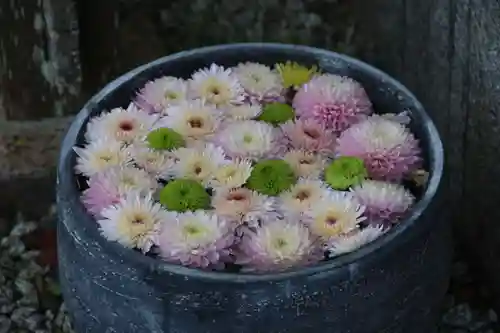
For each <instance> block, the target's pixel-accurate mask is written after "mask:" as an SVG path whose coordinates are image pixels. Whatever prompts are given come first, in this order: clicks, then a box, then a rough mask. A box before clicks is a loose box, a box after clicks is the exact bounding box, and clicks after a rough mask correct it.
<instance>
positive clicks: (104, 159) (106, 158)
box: [99, 155, 113, 162]
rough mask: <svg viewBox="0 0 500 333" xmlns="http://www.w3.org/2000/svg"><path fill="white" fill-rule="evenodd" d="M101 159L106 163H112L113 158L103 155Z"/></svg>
mask: <svg viewBox="0 0 500 333" xmlns="http://www.w3.org/2000/svg"><path fill="white" fill-rule="evenodd" d="M99 159H100V160H101V161H104V162H110V161H111V160H112V159H113V158H112V157H111V156H110V155H101V156H99Z"/></svg>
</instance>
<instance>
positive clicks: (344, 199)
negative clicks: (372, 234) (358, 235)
mask: <svg viewBox="0 0 500 333" xmlns="http://www.w3.org/2000/svg"><path fill="white" fill-rule="evenodd" d="M364 211H365V207H364V206H362V205H361V204H360V203H359V202H358V201H357V200H356V199H355V198H354V196H353V195H352V194H351V193H349V192H338V191H329V192H328V194H326V195H325V196H324V197H323V198H322V199H321V200H319V201H317V202H314V203H313V204H312V205H311V208H310V209H309V210H308V211H306V213H305V214H306V216H307V219H306V222H307V224H308V225H309V226H310V228H311V231H312V232H313V233H314V234H315V235H317V236H319V237H321V238H323V239H325V240H327V239H331V238H333V237H337V236H340V235H342V234H345V233H348V232H350V231H352V230H354V229H356V228H357V227H358V223H360V222H362V221H364V220H365V219H366V218H365V217H364V216H363V213H364Z"/></svg>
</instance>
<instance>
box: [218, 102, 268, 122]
mask: <svg viewBox="0 0 500 333" xmlns="http://www.w3.org/2000/svg"><path fill="white" fill-rule="evenodd" d="M261 112H262V106H260V105H259V104H241V105H232V106H229V107H228V108H227V109H226V110H225V111H224V116H226V117H227V118H228V119H231V120H250V119H254V118H256V117H257V116H258V115H259V114H260V113H261Z"/></svg>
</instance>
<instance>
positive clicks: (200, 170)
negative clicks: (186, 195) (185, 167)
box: [194, 165, 203, 175]
mask: <svg viewBox="0 0 500 333" xmlns="http://www.w3.org/2000/svg"><path fill="white" fill-rule="evenodd" d="M202 171H203V169H202V168H201V166H199V165H195V167H194V173H195V174H197V175H199V174H200V173H201V172H202Z"/></svg>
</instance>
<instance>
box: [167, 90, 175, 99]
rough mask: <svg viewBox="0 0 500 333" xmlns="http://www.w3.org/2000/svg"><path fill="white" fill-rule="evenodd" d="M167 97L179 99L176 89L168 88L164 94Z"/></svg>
mask: <svg viewBox="0 0 500 333" xmlns="http://www.w3.org/2000/svg"><path fill="white" fill-rule="evenodd" d="M164 96H165V98H166V99H177V97H178V95H177V93H176V92H175V91H171V90H167V91H165V94H164Z"/></svg>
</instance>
